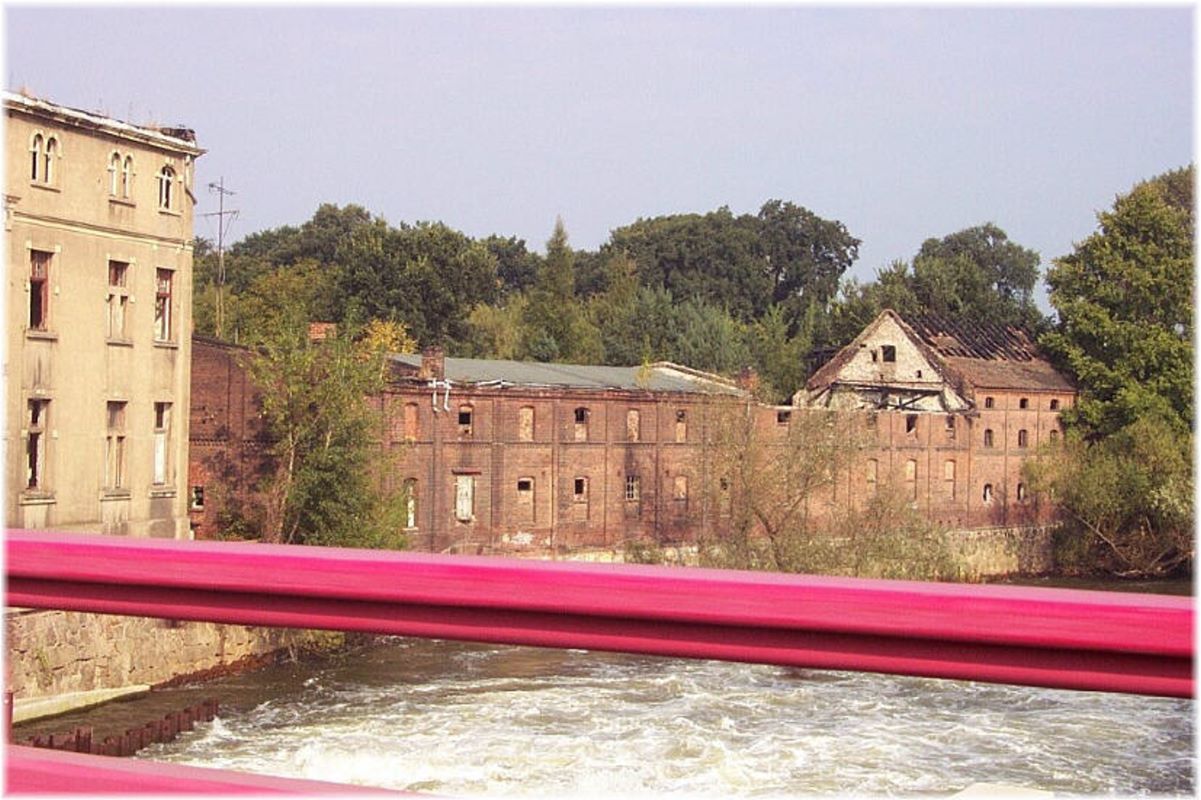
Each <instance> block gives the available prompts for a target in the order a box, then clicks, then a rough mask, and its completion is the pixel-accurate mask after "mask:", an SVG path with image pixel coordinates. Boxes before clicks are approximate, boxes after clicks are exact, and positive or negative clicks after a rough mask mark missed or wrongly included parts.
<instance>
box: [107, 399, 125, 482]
mask: <svg viewBox="0 0 1201 800" xmlns="http://www.w3.org/2000/svg"><path fill="white" fill-rule="evenodd" d="M126 405H127V404H126V403H125V402H122V401H114V402H109V403H106V404H105V418H106V419H105V421H106V434H105V457H104V486H105V488H106V489H122V488H124V487H125V406H126Z"/></svg>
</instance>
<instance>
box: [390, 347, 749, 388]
mask: <svg viewBox="0 0 1201 800" xmlns="http://www.w3.org/2000/svg"><path fill="white" fill-rule="evenodd" d="M391 358H392V360H393V361H395V362H397V363H399V364H404V365H406V366H408V367H412V368H415V369H419V368H420V367H421V356H420V355H393V356H392V357H391ZM640 373H641V377H642V380H639V377H640ZM446 379H447V380H449V381H451V382H452V383H460V384H477V385H478V384H494V385H498V386H530V387H557V388H565V389H596V390H603V389H624V390H628V391H651V392H687V393H690V394H714V393H718V394H741V393H742V392H741V390H739V389H738V388H737V387H736V386H735V385H734V384H733V383H732V382H730V381H726V380H725V379H723V378H720V377H718V376H716V375H709V374H707V373H703V372H699V371H697V370H692V369H689V368H687V367H681V366H678V365H675V364H668V363H666V362H660V363H656V364H651V365H649V366H648V367H597V366H588V365H584V364H543V363H539V362H533V361H501V360H493V359H483V358H447V359H446Z"/></svg>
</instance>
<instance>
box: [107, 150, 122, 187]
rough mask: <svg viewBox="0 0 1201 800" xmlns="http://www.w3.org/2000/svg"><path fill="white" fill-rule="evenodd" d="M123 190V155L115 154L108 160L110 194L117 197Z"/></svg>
mask: <svg viewBox="0 0 1201 800" xmlns="http://www.w3.org/2000/svg"><path fill="white" fill-rule="evenodd" d="M120 188H121V154H120V153H113V154H112V156H111V157H110V158H109V160H108V193H109V194H110V195H112V196H113V197H116V196H117V193H118V191H119V190H120Z"/></svg>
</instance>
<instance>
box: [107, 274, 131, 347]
mask: <svg viewBox="0 0 1201 800" xmlns="http://www.w3.org/2000/svg"><path fill="white" fill-rule="evenodd" d="M128 280H129V265H128V264H126V263H124V262H121V261H110V262H108V338H110V339H125V338H127V336H128V333H127V331H126V327H125V318H126V312H127V311H128V310H129V289H128Z"/></svg>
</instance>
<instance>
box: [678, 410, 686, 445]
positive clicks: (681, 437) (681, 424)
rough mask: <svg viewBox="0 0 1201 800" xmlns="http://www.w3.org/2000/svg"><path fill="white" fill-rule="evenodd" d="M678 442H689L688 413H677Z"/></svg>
mask: <svg viewBox="0 0 1201 800" xmlns="http://www.w3.org/2000/svg"><path fill="white" fill-rule="evenodd" d="M676 441H677V442H686V441H688V412H687V411H677V412H676Z"/></svg>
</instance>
